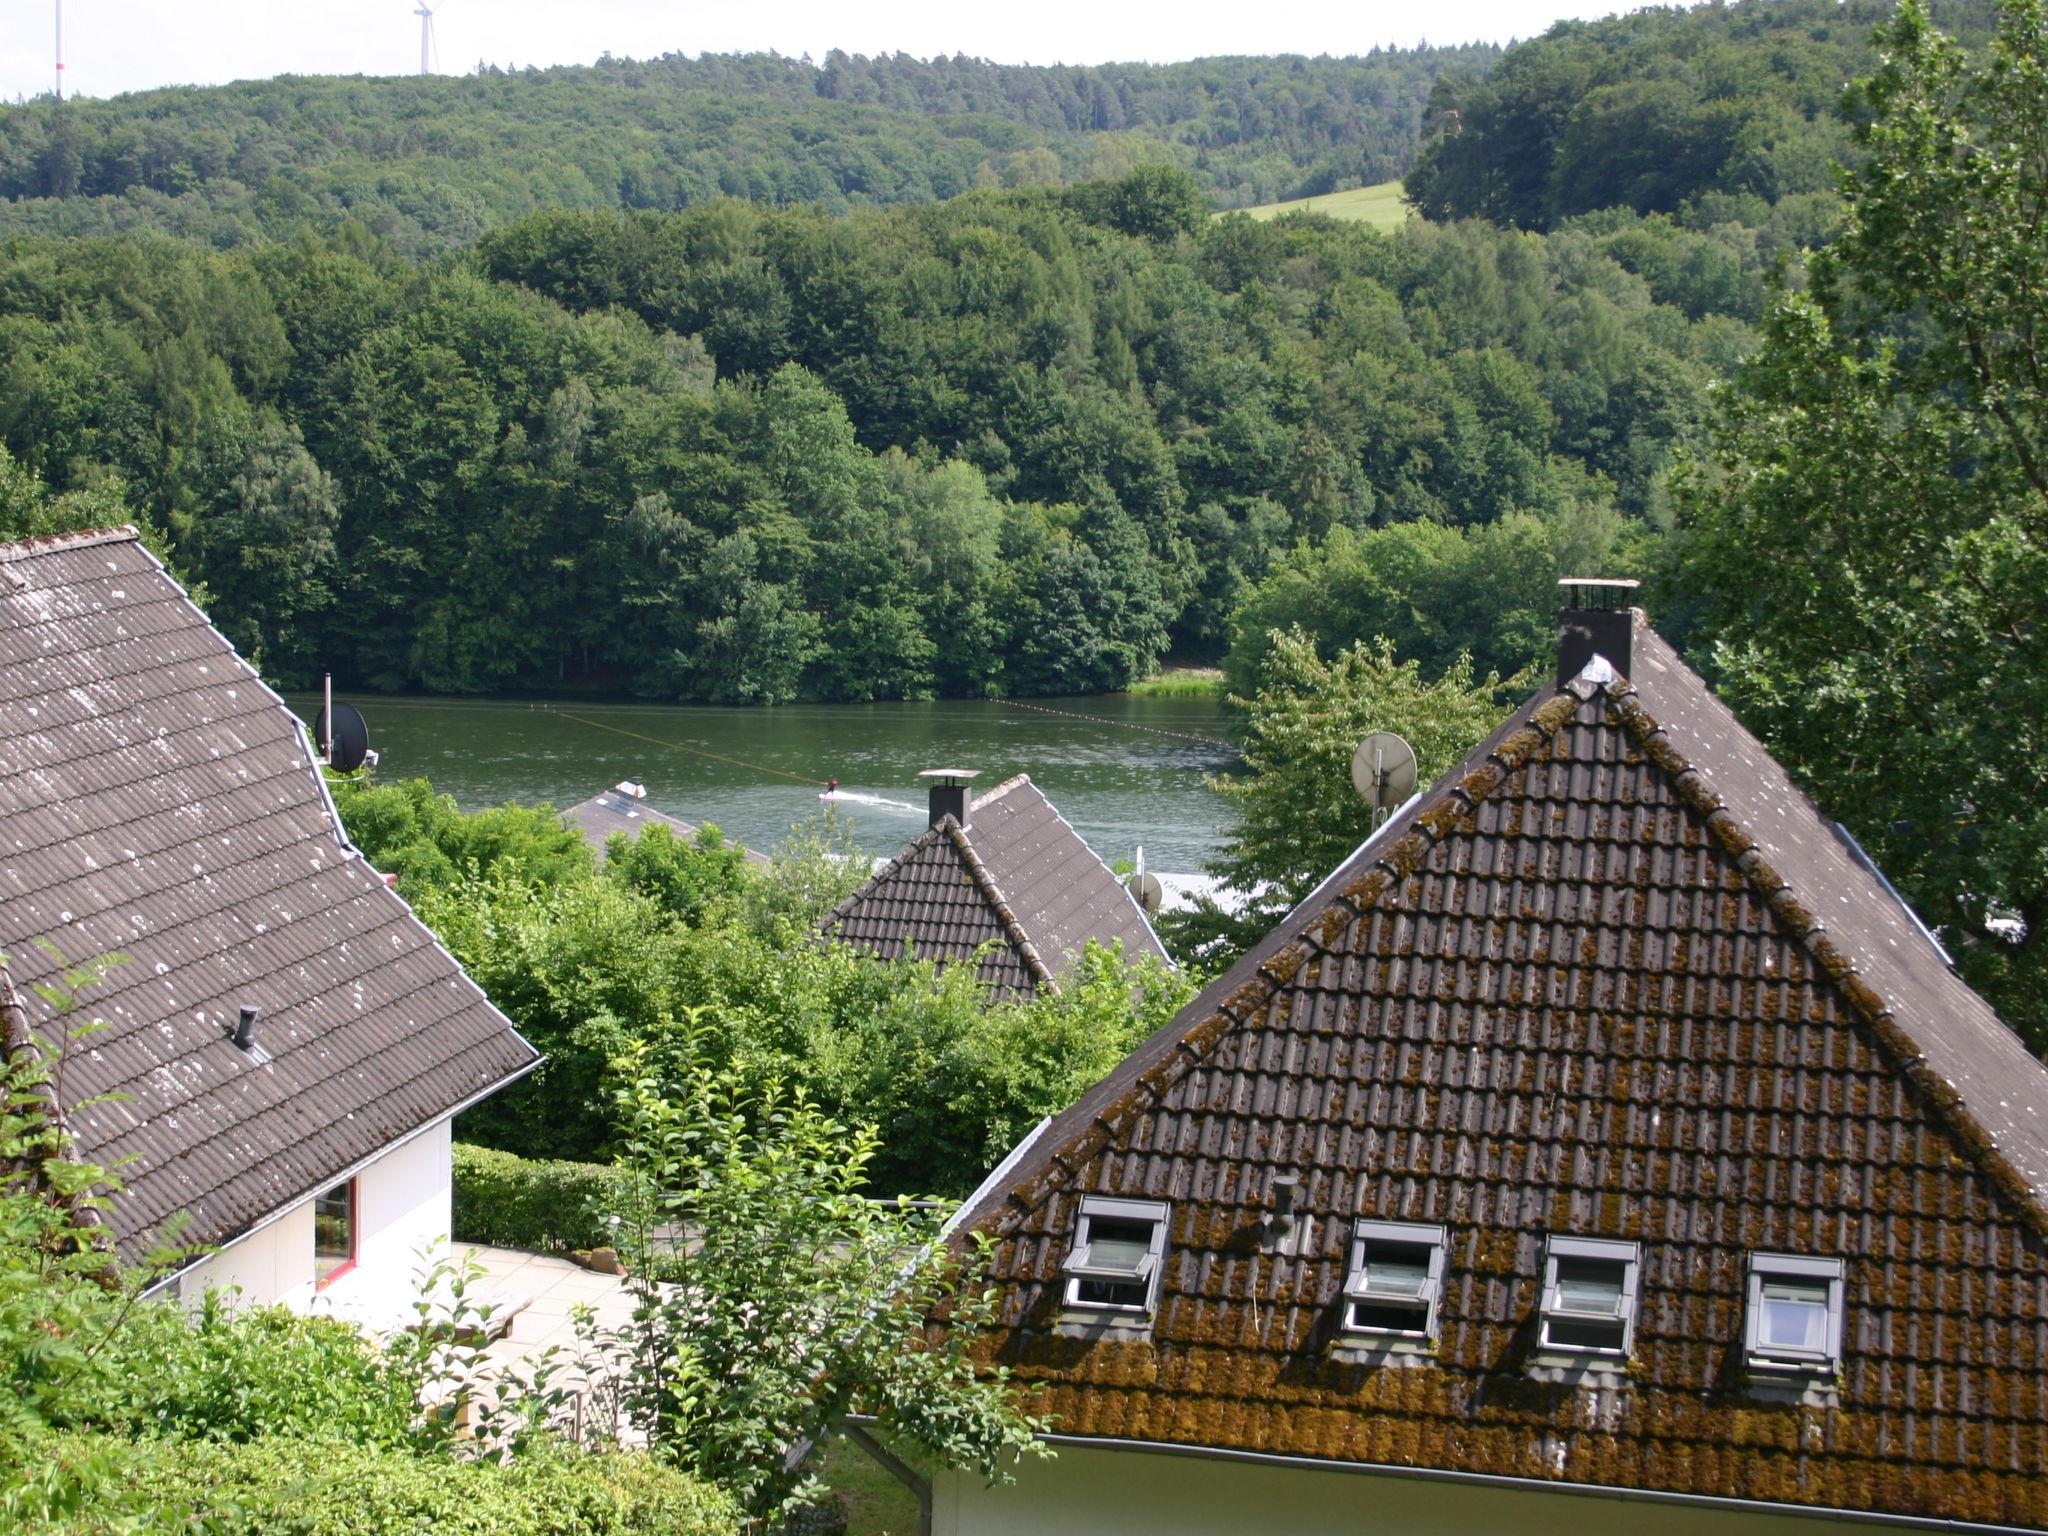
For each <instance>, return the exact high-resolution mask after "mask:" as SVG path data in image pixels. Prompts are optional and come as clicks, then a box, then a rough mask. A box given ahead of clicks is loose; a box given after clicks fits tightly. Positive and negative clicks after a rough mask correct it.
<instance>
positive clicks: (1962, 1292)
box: [966, 623, 2048, 1528]
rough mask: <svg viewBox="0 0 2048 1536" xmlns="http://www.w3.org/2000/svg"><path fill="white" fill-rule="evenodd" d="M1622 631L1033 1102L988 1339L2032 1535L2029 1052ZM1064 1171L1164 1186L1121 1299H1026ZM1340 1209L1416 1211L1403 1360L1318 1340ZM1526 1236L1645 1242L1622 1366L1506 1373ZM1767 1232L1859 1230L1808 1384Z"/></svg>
mask: <svg viewBox="0 0 2048 1536" xmlns="http://www.w3.org/2000/svg"><path fill="white" fill-rule="evenodd" d="M1632 670H1633V676H1632V678H1631V679H1621V678H1610V679H1608V680H1607V681H1605V682H1601V681H1599V680H1598V679H1597V678H1596V677H1595V676H1594V675H1592V674H1589V675H1588V676H1587V677H1586V678H1582V679H1581V680H1580V681H1579V682H1577V683H1576V684H1574V685H1573V686H1572V687H1570V688H1567V689H1562V690H1555V691H1552V690H1545V691H1544V692H1542V693H1540V694H1538V695H1537V696H1536V697H1535V698H1532V699H1531V700H1530V701H1529V702H1528V703H1527V704H1525V705H1524V706H1523V708H1522V709H1521V710H1519V711H1518V712H1517V713H1516V715H1515V716H1514V717H1513V718H1511V719H1510V720H1509V722H1508V723H1507V725H1505V726H1504V727H1503V728H1502V729H1501V731H1500V732H1499V733H1497V734H1496V736H1495V737H1494V738H1493V739H1492V740H1490V741H1489V742H1488V743H1486V744H1485V745H1484V746H1483V747H1482V748H1480V749H1479V750H1478V751H1477V752H1475V753H1474V755H1473V756H1472V757H1471V758H1470V759H1468V760H1467V761H1466V762H1465V763H1464V764H1463V765H1461V766H1460V767H1459V768H1458V769H1456V770H1454V771H1453V772H1452V773H1451V774H1449V775H1447V776H1446V778H1445V779H1444V780H1443V781H1442V782H1440V783H1439V784H1438V785H1437V786H1436V787H1435V788H1434V789H1433V790H1432V791H1431V792H1430V793H1429V794H1427V795H1425V796H1424V797H1423V799H1422V801H1421V802H1420V807H1419V809H1418V810H1417V811H1416V812H1415V813H1414V814H1413V815H1411V816H1408V817H1406V818H1404V819H1402V820H1401V821H1399V822H1397V823H1395V824H1391V825H1389V826H1388V827H1387V828H1385V829H1384V830H1383V832H1382V833H1381V835H1379V836H1378V837H1376V838H1375V839H1374V840H1373V841H1372V842H1371V843H1369V844H1368V845H1367V846H1366V847H1365V848H1363V849H1361V850H1360V851H1359V853H1358V854H1357V855H1355V856H1354V857H1353V858H1352V860H1350V861H1349V862H1348V863H1347V864H1346V866H1345V867H1344V868H1343V869H1341V870H1339V871H1338V872H1336V874H1334V875H1333V876H1332V877H1331V879H1330V880H1328V881H1327V882H1325V884H1324V885H1323V887H1322V888H1321V889H1320V890H1318V891H1317V892H1316V893H1315V894H1314V895H1313V896H1311V897H1310V898H1309V900H1308V901H1306V902H1305V903H1303V905H1302V906H1301V907H1299V908H1298V909H1297V910H1296V911H1295V912H1294V913H1292V914H1291V915H1290V916H1289V918H1288V919H1287V920H1286V922H1285V923H1283V924H1282V925H1281V927H1280V928H1279V929H1278V930H1276V932H1275V933H1274V934H1273V935H1272V936H1270V937H1269V938H1268V939H1267V940H1266V941H1265V942H1264V943H1263V944H1261V945H1260V946H1259V947H1258V948H1257V949H1255V950H1254V951H1253V952H1252V954H1250V955H1248V956H1247V957H1246V959H1245V961H1244V962H1243V963H1242V964H1240V965H1239V966H1238V967H1237V968H1235V969H1234V970H1233V971H1232V972H1231V973H1230V974H1228V975H1226V976H1225V977H1223V978H1222V979H1221V980H1220V981H1218V982H1217V983H1216V984H1215V985H1214V986H1212V987H1211V988H1209V989H1208V990H1207V991H1206V992H1205V993H1204V994H1203V995H1202V996H1201V997H1200V998H1198V999H1197V1000H1196V1001H1195V1003H1193V1004H1192V1005H1191V1006H1190V1007H1189V1009H1188V1010H1186V1011H1185V1012H1184V1013H1183V1014H1182V1015H1181V1016H1180V1017H1179V1018H1178V1019H1177V1020H1175V1022H1174V1023H1173V1024H1172V1025H1170V1026H1168V1028H1167V1029H1165V1030H1163V1031H1162V1032H1161V1033H1160V1034H1159V1035H1157V1036H1155V1037H1154V1038H1153V1039H1152V1040H1150V1041H1148V1042H1147V1043H1146V1045H1145V1046H1143V1047H1141V1048H1140V1050H1139V1051H1138V1052H1137V1053H1135V1054H1134V1055H1133V1057H1132V1058H1131V1059H1130V1060H1129V1061H1127V1062H1126V1063H1124V1065H1123V1066H1122V1067H1120V1068H1119V1069H1118V1070H1117V1071H1116V1072H1115V1073H1113V1074H1112V1075H1111V1076H1110V1077H1109V1078H1108V1079H1107V1080H1106V1081H1105V1082H1104V1083H1103V1084H1101V1085H1099V1086H1098V1087H1097V1088H1096V1089H1095V1090H1093V1091H1091V1092H1090V1093H1089V1094H1088V1095H1087V1096H1086V1097H1085V1098H1084V1099H1083V1100H1082V1102H1081V1103H1080V1104H1078V1105H1077V1106H1075V1108H1074V1109H1073V1110H1071V1111H1069V1112H1068V1113H1067V1114H1065V1115H1063V1116H1061V1117H1060V1118H1058V1119H1057V1120H1055V1122H1054V1123H1053V1124H1052V1125H1051V1126H1050V1127H1049V1128H1048V1129H1047V1130H1046V1132H1045V1133H1043V1134H1042V1135H1041V1137H1040V1138H1039V1139H1038V1140H1037V1141H1036V1142H1035V1143H1034V1144H1033V1146H1032V1147H1031V1148H1030V1150H1029V1151H1028V1152H1027V1153H1026V1154H1025V1155H1024V1156H1023V1157H1022V1158H1020V1159H1019V1161H1018V1163H1017V1165H1016V1166H1015V1168H1014V1169H1013V1170H1012V1173H1011V1174H1010V1175H1008V1176H1006V1179H1005V1183H1004V1187H1002V1188H999V1189H996V1190H994V1191H992V1192H990V1193H989V1194H988V1195H987V1197H986V1198H984V1200H983V1201H982V1202H981V1204H980V1205H979V1206H978V1207H977V1208H976V1209H975V1210H974V1211H972V1212H970V1213H969V1214H968V1217H967V1220H966V1225H968V1226H969V1227H973V1228H978V1229H980V1230H981V1231H983V1232H985V1233H988V1234H989V1235H990V1236H992V1237H993V1238H994V1239H995V1240H996V1245H995V1248H994V1274H995V1278H996V1281H997V1283H998V1284H999V1285H1000V1286H1001V1288H1002V1291H1003V1295H1004V1305H1005V1326H1004V1327H1003V1328H1002V1329H1000V1330H999V1331H997V1332H995V1333H993V1334H991V1335H990V1336H989V1337H988V1338H986V1339H985V1340H983V1341H982V1344H981V1346H980V1347H981V1348H982V1349H983V1351H984V1353H985V1355H986V1357H987V1358H988V1359H990V1360H992V1361H1001V1362H1003V1363H1006V1364H1007V1365H1009V1366H1010V1367H1012V1368H1013V1369H1014V1371H1015V1372H1016V1375H1017V1378H1018V1380H1019V1381H1020V1383H1022V1384H1023V1386H1024V1387H1025V1388H1027V1389H1031V1390H1035V1391H1036V1392H1037V1393H1038V1398H1037V1400H1038V1401H1039V1403H1040V1404H1041V1405H1042V1406H1043V1407H1044V1408H1046V1409H1047V1410H1049V1411H1050V1412H1051V1413H1052V1414H1053V1415H1054V1417H1055V1420H1056V1423H1055V1428H1056V1429H1057V1430H1059V1431H1061V1432H1064V1433H1068V1434H1075V1435H1081V1436H1102V1437H1113V1438H1120V1439H1130V1440H1138V1441H1148V1442H1159V1443H1165V1444H1170V1445H1179V1446H1189V1447H1210V1448H1216V1449H1223V1450H1237V1451H1260V1452H1271V1453H1277V1454H1284V1455H1288V1456H1299V1457H1311V1458H1322V1459H1327V1460H1331V1461H1337V1462H1349V1463H1364V1464H1371V1465H1388V1466H1396V1467H1413V1468H1427V1469H1433V1470H1440V1471H1448V1472H1468V1473H1477V1474H1488V1475H1495V1476H1510V1477H1518V1478H1531V1479H1541V1480H1547V1481H1555V1482H1567V1483H1576V1484H1593V1485H1604V1486H1611V1487H1617V1488H1627V1489H1631V1490H1644V1491H1652V1492H1665V1493H1672V1494H1681V1495H1683V1494H1697V1495H1710V1496H1718V1497H1737V1498H1747V1499H1761V1500H1768V1501H1775V1502H1783V1503H1788V1504H1798V1505H1811V1506H1820V1507H1825V1508H1839V1509H1851V1510H1859V1511H1869V1512H1878V1513H1889V1514H1899V1515H1908V1516H1922V1517H1938V1518H1946V1519H1957V1520H1964V1521H1971V1522H1987V1523H2004V1524H2012V1525H2020V1526H2026V1527H2044V1528H2048V1257H2044V1244H2043V1233H2044V1230H2048V1224H2044V1221H2043V1211H2042V1203H2041V1199H2040V1190H2041V1174H2042V1169H2043V1167H2044V1166H2048V1164H2044V1161H2043V1159H2042V1157H2041V1148H2040V1146H2039V1145H2038V1144H2037V1142H2036V1140H2035V1137H2034V1133H2033V1131H2032V1129H2031V1128H2032V1127H2035V1126H2038V1125H2040V1124H2042V1123H2044V1120H2048V1070H2044V1069H2043V1068H2042V1067H2041V1065H2040V1064H2039V1063H2038V1062H2036V1061H2035V1060H2034V1059H2033V1058H2032V1057H2031V1056H2029V1055H2028V1054H2027V1053H2026V1051H2025V1050H2024V1049H2023V1048H2022V1047H2021V1046H2020V1045H2019V1043H2018V1042H2017V1040H2015V1039H2013V1038H2012V1037H2010V1036H2009V1035H2008V1034H2007V1033H2006V1032H2005V1031H2004V1029H2003V1026H2002V1025H1999V1024H1998V1022H1997V1020H1996V1018H1995V1017H1994V1016H1992V1015H1991V1013H1990V1010H1989V1009H1988V1008H1986V1007H1985V1006H1984V1004H1983V1003H1982V1002H1981V1000H1978V999H1976V998H1975V997H1974V996H1973V995H1972V994H1970V993H1969V992H1968V989H1967V988H1965V987H1963V986H1962V984H1961V983H1960V982H1959V981H1957V980H1956V979H1955V978H1954V977H1953V976H1952V975H1950V974H1949V973H1948V971H1947V969H1946V967H1945V966H1943V964H1942V962H1941V960H1940V957H1939V955H1938V953H1937V952H1936V951H1935V950H1934V948H1933V946H1932V945H1931V944H1930V943H1928V942H1927V940H1926V939H1925V938H1924V936H1921V935H1920V934H1919V932H1918V930H1917V928H1916V927H1915V926H1914V925H1913V924H1912V922H1911V921H1910V919H1908V918H1906V917H1905V916H1904V914H1903V913H1902V912H1900V911H1899V909H1898V906H1897V903H1896V902H1895V901H1894V900H1893V899H1892V898H1891V897H1890V896H1889V895H1887V894H1886V893H1885V892H1884V891H1883V889H1882V887H1881V886H1879V885H1878V884H1877V883H1876V882H1875V880H1874V879H1873V878H1872V877H1870V876H1869V874H1868V872H1867V871H1865V870H1863V869H1862V867H1861V866H1860V865H1859V864H1857V863H1856V861H1855V860H1854V858H1853V857H1852V856H1850V855H1849V854H1848V853H1847V851H1846V845H1844V844H1843V843H1842V842H1841V839H1840V836H1839V834H1838V833H1836V832H1835V831H1834V829H1833V827H1832V825H1831V824H1830V823H1829V822H1827V821H1826V819H1825V818H1824V817H1822V816H1821V814H1820V813H1819V811H1818V810H1817V809H1816V808H1815V807H1814V806H1813V805H1812V804H1811V802H1809V801H1807V800H1806V798H1805V797H1804V796H1803V795H1801V794H1799V792H1798V791H1797V790H1796V789H1795V788H1793V786H1792V785H1791V784H1790V782H1789V780H1787V779H1786V778H1785V776H1784V775H1783V773H1782V770H1780V769H1779V768H1778V767H1777V765H1776V764H1774V763H1771V762H1770V760H1769V757H1768V754H1766V753H1764V751H1763V749H1762V748H1761V747H1760V746H1759V745H1758V744H1757V743H1756V742H1755V741H1754V739H1753V738H1751V737H1749V736H1748V735H1747V733H1744V732H1742V729H1741V727H1740V725H1739V724H1737V723H1736V722H1735V721H1734V719H1733V717H1732V716H1731V715H1729V714H1728V712H1727V711H1726V710H1725V708H1723V707H1722V706H1721V705H1720V704H1718V702H1716V701H1714V700H1713V699H1712V698H1711V696H1710V695H1709V694H1708V693H1707V691H1706V690H1705V689H1704V687H1702V686H1701V685H1700V684H1699V681H1698V679H1697V678H1696V677H1694V676H1693V675H1692V674H1691V673H1690V672H1688V671H1686V670H1685V669H1684V667H1683V664H1682V663H1681V662H1679V660H1678V658H1677V657H1676V656H1675V655H1674V654H1673V653H1672V652H1671V651H1670V650H1669V648H1668V647H1666V646H1665V645H1664V644H1663V643H1662V641H1660V640H1658V639H1657V637H1656V636H1655V635H1654V634H1653V633H1651V632H1650V631H1649V630H1648V629H1647V627H1646V626H1643V625H1641V624H1640V623H1638V626H1637V634H1636V639H1635V644H1634V646H1633V657H1632ZM1993 1082H1995V1083H1996V1084H1997V1085H1998V1086H1997V1090H1996V1094H1995V1098H1994V1099H1993V1101H1992V1102H1990V1103H1986V1102H1985V1101H1984V1097H1983V1095H1984V1094H1986V1093H1987V1092H1988V1091H1989V1087H1988V1085H1990V1084H1991V1083H1993ZM1281 1173H1294V1174H1299V1175H1301V1176H1302V1178H1303V1195H1302V1201H1301V1209H1302V1211H1303V1214H1304V1216H1305V1217H1306V1218H1307V1221H1308V1223H1309V1227H1308V1231H1309V1234H1310V1236H1309V1240H1308V1242H1307V1243H1306V1244H1305V1245H1304V1248H1303V1251H1302V1252H1301V1253H1300V1254H1299V1255H1298V1256H1288V1255H1285V1254H1282V1253H1278V1252H1275V1251H1273V1250H1272V1248H1271V1247H1270V1245H1268V1244H1266V1243H1264V1242H1262V1240H1261V1227H1260V1223H1261V1218H1262V1217H1263V1216H1264V1215H1265V1213H1266V1212H1267V1210H1268V1209H1269V1201H1270V1198H1271V1193H1270V1192H1271V1181H1272V1179H1273V1177H1274V1176H1275V1175H1277V1174H1281ZM1085 1194H1113V1195H1120V1196H1128V1197H1136V1198H1149V1199H1155V1200H1167V1201H1170V1202H1172V1217H1171V1230H1170V1233H1169V1246H1168V1249H1167V1255H1166V1263H1165V1267H1164V1270H1163V1275H1162V1282H1161V1288H1160V1299H1159V1308H1158V1312H1157V1314H1156V1317H1155V1319H1154V1323H1153V1326H1152V1329H1151V1333H1150V1336H1149V1337H1148V1338H1145V1339H1136V1340H1133V1339H1122V1340H1118V1339H1107V1338H1105V1339H1097V1340H1094V1341H1087V1340H1081V1339H1075V1338H1069V1337H1063V1336H1060V1335H1058V1334H1056V1333H1055V1332H1054V1331H1053V1327H1052V1324H1053V1322H1054V1320H1055V1318H1056V1316H1057V1311H1058V1304H1059V1286H1058V1272H1059V1266H1060V1263H1061V1261H1062V1258H1063V1256H1064V1255H1065V1253H1066V1251H1067V1248H1068V1246H1069V1244H1070V1242H1071V1240H1072V1235H1073V1231H1074V1223H1075V1217H1076V1214H1077V1211H1078V1206H1079V1197H1080V1196H1082V1195H1085ZM1360 1217H1370V1218H1377V1219H1384V1220H1394V1221H1417V1222H1430V1223H1441V1224H1442V1225H1443V1226H1444V1227H1445V1228H1446V1229H1447V1233H1448V1250H1447V1263H1446V1268H1445V1284H1444V1295H1443V1299H1442V1304H1441V1309H1440V1323H1441V1335H1440V1343H1439V1349H1438V1352H1437V1354H1436V1356H1435V1358H1434V1360H1433V1361H1432V1362H1431V1363H1429V1364H1426V1365H1423V1366H1420V1367H1415V1366H1409V1367H1406V1368H1395V1367H1389V1366H1377V1367H1375V1366H1366V1365H1360V1364H1355V1363H1345V1362H1344V1361H1342V1360H1341V1359H1339V1358H1338V1357H1335V1356H1333V1355H1332V1354H1331V1353H1330V1351H1329V1348H1328V1346H1329V1344H1330V1342H1331V1338H1332V1333H1333V1330H1334V1328H1335V1326H1336V1322H1337V1298H1338V1296H1339V1293H1340V1291H1341V1287H1342V1285H1343V1281H1344V1271H1345V1264H1346V1260H1347V1258H1348V1253H1349V1239H1350V1233H1351V1227H1352V1223H1353V1222H1354V1221H1355V1220H1357V1219H1358V1218H1360ZM1551 1233H1556V1234H1571V1235H1577V1236H1585V1237H1615V1238H1626V1239H1632V1240H1634V1241H1636V1242H1638V1243H1640V1244H1641V1245H1642V1252H1643V1275H1642V1288H1641V1310H1640V1320H1639V1324H1638V1328H1637V1339H1636V1352H1635V1356H1634V1358H1633V1360H1632V1361H1631V1363H1630V1366H1629V1369H1628V1371H1627V1372H1626V1374H1625V1375H1624V1376H1622V1377H1620V1378H1619V1379H1617V1380H1615V1381H1613V1382H1611V1383H1610V1384H1608V1385H1604V1386H1599V1387H1587V1386H1564V1385H1556V1384H1552V1383H1549V1382H1545V1381H1541V1380H1538V1379H1536V1377H1535V1376H1534V1375H1532V1373H1531V1371H1530V1369H1529V1366H1530V1362H1531V1356H1532V1353H1533V1350H1534V1342H1535V1338H1534V1336H1535V1322H1536V1308H1537V1302H1538V1290H1539V1278H1540V1273H1541V1264H1542V1252H1543V1242H1544V1238H1545V1236H1546V1234H1551ZM1759 1250H1769V1251H1785V1252H1794V1253H1810V1254H1816V1255H1831V1256H1840V1257H1842V1258H1844V1259H1845V1260H1846V1261H1847V1266H1848V1279H1847V1307H1846V1327H1845V1338H1844V1340H1843V1353H1844V1365H1843V1371H1842V1375H1841V1381H1840V1389H1839V1399H1838V1402H1837V1403H1836V1404H1835V1405H1833V1406H1801V1405H1795V1404H1790V1403H1778V1402H1770V1401H1766V1400H1763V1399H1762V1398H1761V1397H1759V1396H1758V1395H1757V1394H1755V1393H1754V1392H1752V1391H1751V1390H1750V1389H1749V1387H1748V1385H1747V1383H1746V1381H1745V1379H1744V1374H1743V1362H1742V1358H1741V1340H1742V1323H1743V1306H1744V1275H1745V1265H1746V1261H1747V1255H1749V1254H1750V1253H1752V1252H1755V1251H1759Z"/></svg>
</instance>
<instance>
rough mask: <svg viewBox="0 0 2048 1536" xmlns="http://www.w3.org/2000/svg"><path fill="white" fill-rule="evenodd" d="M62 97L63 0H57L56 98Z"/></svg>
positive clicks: (61, 98)
mask: <svg viewBox="0 0 2048 1536" xmlns="http://www.w3.org/2000/svg"><path fill="white" fill-rule="evenodd" d="M63 99H64V0H57V100H59V101H60V102H61V101H62V100H63Z"/></svg>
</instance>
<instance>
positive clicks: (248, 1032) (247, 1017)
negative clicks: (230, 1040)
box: [234, 1003, 263, 1051]
mask: <svg viewBox="0 0 2048 1536" xmlns="http://www.w3.org/2000/svg"><path fill="white" fill-rule="evenodd" d="M262 1017H263V1010H262V1009H261V1008H252V1007H250V1006H249V1005H248V1004H247V1003H244V1004H242V1016H241V1017H240V1018H239V1019H237V1020H235V1034H234V1041H235V1044H236V1045H238V1046H240V1047H241V1048H242V1049H243V1050H245V1051H247V1050H252V1049H254V1048H255V1045H256V1021H257V1020H258V1019H260V1018H262Z"/></svg>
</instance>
